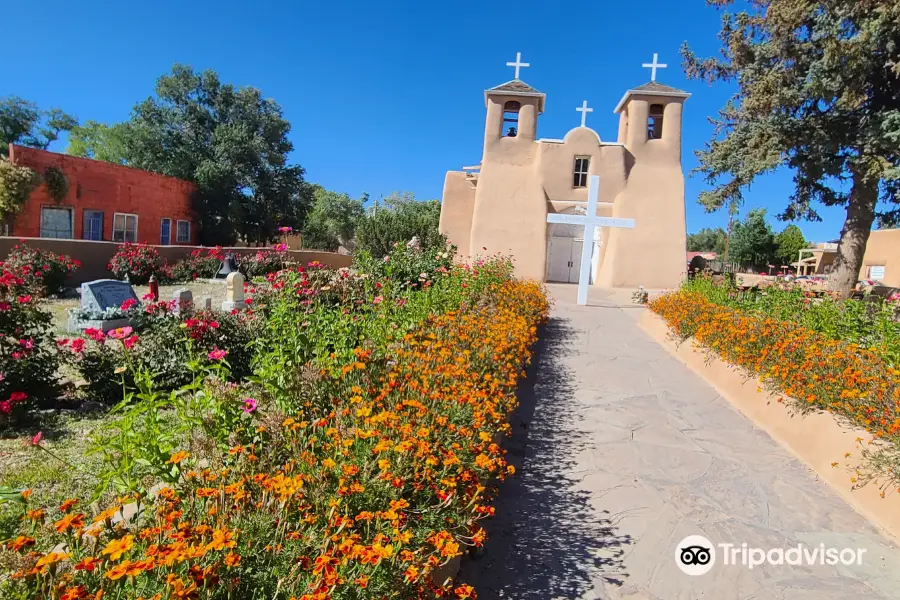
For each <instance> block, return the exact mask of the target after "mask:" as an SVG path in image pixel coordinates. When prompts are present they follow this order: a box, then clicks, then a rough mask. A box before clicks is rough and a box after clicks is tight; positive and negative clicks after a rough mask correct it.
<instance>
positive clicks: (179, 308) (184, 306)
mask: <svg viewBox="0 0 900 600" xmlns="http://www.w3.org/2000/svg"><path fill="white" fill-rule="evenodd" d="M172 300H173V301H174V302H175V314H176V315H180V314H183V313H188V312H190V311H191V309H192V308H193V306H194V294H193V292H191V290H189V289H187V288H181V289H177V290H175V291H174V292H173V293H172Z"/></svg>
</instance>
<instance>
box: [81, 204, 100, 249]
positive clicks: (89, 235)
mask: <svg viewBox="0 0 900 600" xmlns="http://www.w3.org/2000/svg"><path fill="white" fill-rule="evenodd" d="M81 237H82V238H84V239H86V240H94V241H96V242H99V241H100V240H102V239H103V212H102V211H99V210H86V211H84V224H83V226H82V228H81Z"/></svg>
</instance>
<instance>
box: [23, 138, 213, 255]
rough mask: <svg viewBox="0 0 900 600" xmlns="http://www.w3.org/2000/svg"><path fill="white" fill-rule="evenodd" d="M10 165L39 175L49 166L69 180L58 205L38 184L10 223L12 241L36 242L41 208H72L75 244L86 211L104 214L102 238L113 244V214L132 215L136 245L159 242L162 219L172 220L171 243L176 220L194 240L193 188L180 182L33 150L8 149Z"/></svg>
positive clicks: (82, 229) (127, 168)
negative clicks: (186, 223) (185, 225)
mask: <svg viewBox="0 0 900 600" xmlns="http://www.w3.org/2000/svg"><path fill="white" fill-rule="evenodd" d="M9 157H10V160H11V161H12V162H13V163H14V164H16V165H19V166H25V167H30V168H32V169H34V170H35V171H37V172H38V173H40V174H43V173H44V171H45V169H46V168H47V167H50V166H53V167H56V168H58V169H61V170H62V171H63V172H64V173H65V174H66V179H68V181H69V193H68V196H67V197H66V198H65V199H64V200H63V201H61V202H56V201H55V200H54V199H52V198H51V197H50V195H49V194H48V192H47V189H46V186H45V185H44V184H41V185H40V187H38V188H37V189H36V190H35V191H34V192H33V193H32V194H31V197H30V198H29V199H28V201H27V202H26V203H25V206H23V207H22V210H21V211H20V212H19V213H18V215H16V218H15V220H14V221H13V223H12V235H13V236H15V237H40V235H41V208H42V207H45V206H46V207H51V208H71V209H72V217H73V229H74V231H73V234H74V235H73V237H74V239H78V240H80V239H84V237H85V236H84V222H85V216H84V212H85V211H100V212H102V213H103V223H102V239H103V240H107V241H111V240H112V239H113V215H114V214H115V213H129V214H136V215H137V216H138V218H137V241H139V242H144V243H147V244H159V243H160V227H161V223H162V219H163V218H169V219H171V220H172V221H171V228H170V231H171V235H170V238H171V243H172V244H173V245H175V244H176V243H177V242H176V239H177V237H176V231H177V222H178V220H186V221H189V222H190V223H191V225H190V240H189V241H188V242H185V243H184V244H185V245H195V244H196V243H197V240H198V230H197V224H196V219H195V218H194V217H193V215H192V211H191V194H192V192H193V190H194V186H193V185H192V184H191V183H189V182H187V181H183V180H181V179H176V178H174V177H166V176H164V175H157V174H156V173H150V172H148V171H142V170H140V169H133V168H131V167H123V166H120V165H114V164H112V163H107V162H103V161H99V160H91V159H88V158H78V157H74V156H69V155H66V154H57V153H55V152H47V151H44V150H36V149H34V148H26V147H23V146H15V145H12V144H10V147H9Z"/></svg>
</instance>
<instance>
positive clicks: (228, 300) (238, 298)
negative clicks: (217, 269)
mask: <svg viewBox="0 0 900 600" xmlns="http://www.w3.org/2000/svg"><path fill="white" fill-rule="evenodd" d="M245 308H247V303H246V302H244V276H243V275H241V274H240V273H229V274H228V277H226V278H225V301H224V302H222V310H224V311H226V312H231V311H233V310H244V309H245Z"/></svg>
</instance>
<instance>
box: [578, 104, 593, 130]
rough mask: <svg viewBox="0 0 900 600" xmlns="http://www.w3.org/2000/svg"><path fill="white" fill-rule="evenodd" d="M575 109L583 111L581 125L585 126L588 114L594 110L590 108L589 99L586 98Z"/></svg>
mask: <svg viewBox="0 0 900 600" xmlns="http://www.w3.org/2000/svg"><path fill="white" fill-rule="evenodd" d="M575 110H577V111H578V112H580V113H581V126H582V127H584V126H585V125H584V123H585V121H586V120H587V114H588V113H589V112H594V109H593V108H588V105H587V100H585V101H584V102H582V103H581V106H580V107H579V108H576V109H575Z"/></svg>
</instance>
